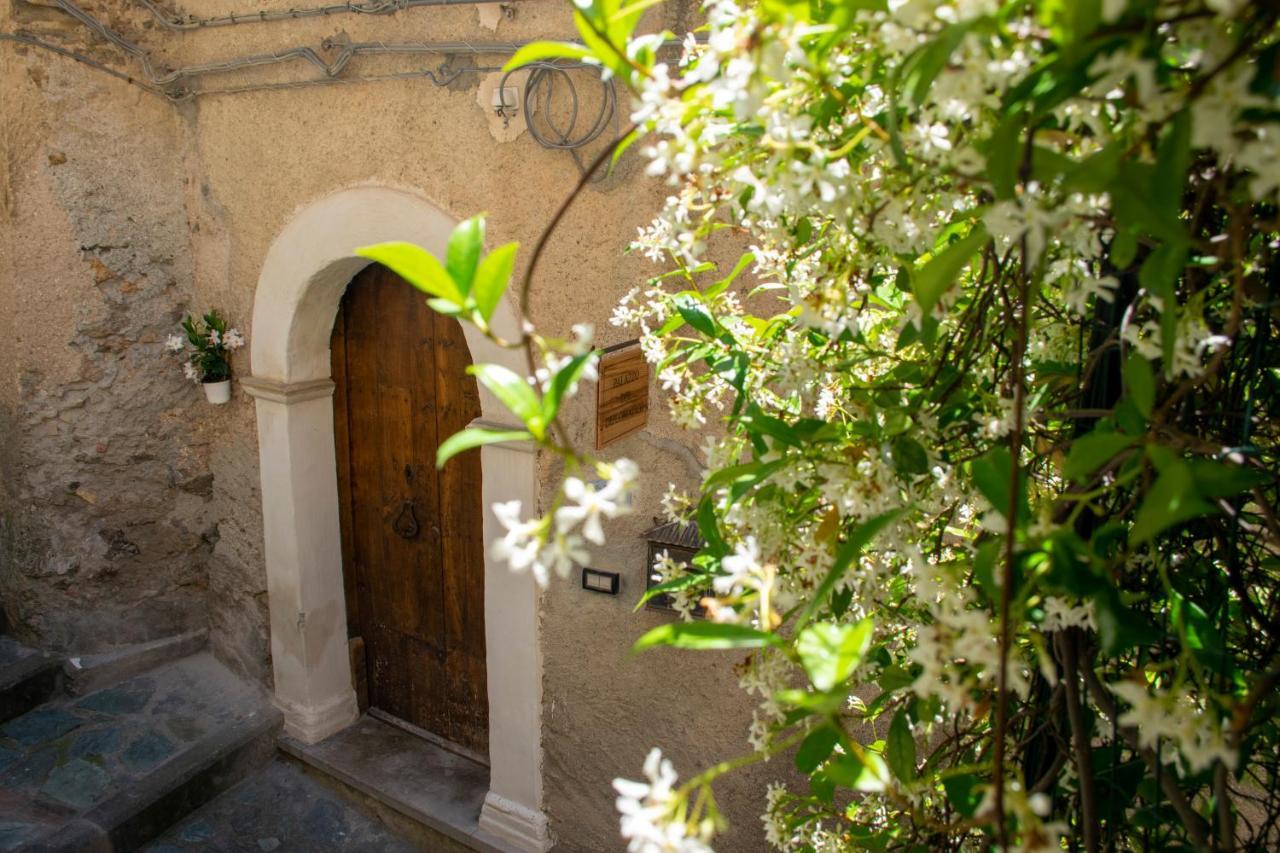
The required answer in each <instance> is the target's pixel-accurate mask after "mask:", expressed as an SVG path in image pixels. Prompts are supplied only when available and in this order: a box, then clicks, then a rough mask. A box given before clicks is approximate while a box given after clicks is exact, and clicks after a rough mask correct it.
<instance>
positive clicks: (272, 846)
mask: <svg viewBox="0 0 1280 853" xmlns="http://www.w3.org/2000/svg"><path fill="white" fill-rule="evenodd" d="M388 823H390V824H391V825H388ZM454 849H455V848H453V847H443V846H440V845H438V844H435V843H432V842H431V841H429V840H426V839H422V838H420V837H417V836H415V835H414V834H412V833H411V832H405V831H403V830H402V829H401V828H399V827H397V826H396V825H395V823H394V821H392V822H385V821H383V820H381V819H379V817H378V816H376V815H374V814H371V813H370V812H369V811H366V810H365V809H362V808H359V807H358V806H356V805H354V804H353V803H351V802H350V801H348V800H347V799H346V798H345V797H343V796H342V795H341V794H340V793H338V792H336V791H334V790H333V789H331V788H330V787H328V786H327V785H324V784H322V783H321V782H319V781H317V780H316V779H315V778H313V777H312V776H311V775H310V774H308V773H307V772H306V771H305V770H304V769H303V768H302V767H301V766H299V765H298V764H296V763H294V762H293V761H290V760H288V759H286V758H283V757H280V758H277V759H276V760H275V761H273V762H272V763H271V764H269V765H267V766H266V767H265V768H263V769H262V770H260V771H258V772H256V773H254V774H253V775H252V776H250V777H248V778H247V779H245V780H243V781H241V782H239V783H237V784H236V785H235V786H234V787H232V788H230V789H229V790H227V791H225V792H224V793H222V794H221V795H219V796H218V797H216V798H215V799H213V800H211V801H210V802H208V803H206V804H205V805H204V806H202V807H201V808H199V809H197V810H196V811H194V812H192V813H191V814H189V815H188V816H187V817H186V818H185V819H183V820H182V821H181V822H179V823H177V824H176V825H174V826H172V827H170V828H169V829H168V830H167V831H165V833H164V834H163V835H161V836H160V837H159V838H157V839H156V840H155V841H153V842H152V843H151V844H150V845H148V846H147V847H145V848H144V853H189V851H202V853H223V851H226V853H232V851H249V852H250V853H253V851H261V853H271V851H273V850H276V851H280V853H285V852H286V851H308V853H356V851H361V853H366V851H369V852H371V851H378V853H413V851H417V850H430V851H432V853H445V851H452V850H454ZM456 849H461V848H456Z"/></svg>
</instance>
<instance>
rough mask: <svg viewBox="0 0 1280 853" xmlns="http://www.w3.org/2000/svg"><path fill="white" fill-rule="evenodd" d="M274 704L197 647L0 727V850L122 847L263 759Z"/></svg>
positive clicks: (271, 737)
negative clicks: (190, 652)
mask: <svg viewBox="0 0 1280 853" xmlns="http://www.w3.org/2000/svg"><path fill="white" fill-rule="evenodd" d="M279 725H280V718H279V712H278V711H276V710H275V709H274V708H273V707H271V704H270V702H269V701H268V700H267V698H266V696H265V695H263V693H262V691H261V690H260V689H259V688H257V687H256V686H253V685H249V684H246V683H245V682H242V681H241V680H240V679H238V678H236V676H234V675H233V674H232V673H231V672H230V671H229V670H228V669H227V668H226V667H224V666H223V665H222V664H220V663H218V661H217V660H215V659H214V658H213V656H212V655H210V654H208V653H201V654H197V655H192V656H190V657H187V658H183V659H181V660H179V661H176V662H173V663H170V664H167V665H164V666H160V667H157V668H155V669H153V670H150V671H148V672H146V673H144V674H142V675H137V676H134V677H132V678H130V679H128V680H126V681H123V682H121V683H119V684H116V685H114V686H112V687H107V688H104V689H100V690H96V691H94V692H91V693H88V694H87V695H84V696H79V697H69V698H64V699H58V700H54V701H51V702H47V703H45V704H43V705H41V706H40V707H38V708H35V709H34V710H31V711H29V712H27V713H26V714H23V715H21V716H19V717H16V718H14V719H12V720H10V721H8V722H7V723H5V724H4V725H2V726H0V816H2V817H0V850H40V851H85V853H90V852H91V851H112V850H133V849H135V848H137V847H138V846H140V845H141V844H144V843H146V842H147V841H149V840H151V839H152V838H154V837H156V836H157V835H158V834H160V833H161V832H162V831H164V830H165V829H166V828H167V827H169V826H170V825H172V824H173V823H174V822H176V821H178V820H180V819H181V818H182V817H184V816H185V815H187V814H188V813H190V812H191V811H192V810H193V809H195V808H197V807H199V806H200V805H202V804H204V803H205V802H208V801H209V800H210V799H212V798H213V797H215V796H216V795H218V794H219V793H221V792H222V791H224V790H226V789H227V788H228V787H230V786H231V785H233V784H234V783H236V782H237V781H239V780H240V779H242V778H244V776H245V775H247V774H248V773H249V772H251V771H253V770H254V769H256V768H257V767H259V766H261V765H263V764H264V763H265V762H267V761H269V760H270V758H271V756H272V755H273V754H274V741H275V736H276V734H277V731H278V729H279Z"/></svg>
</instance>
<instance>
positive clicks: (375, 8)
mask: <svg viewBox="0 0 1280 853" xmlns="http://www.w3.org/2000/svg"><path fill="white" fill-rule="evenodd" d="M515 1H516V0H372V2H367V3H356V2H350V3H332V4H330V5H328V6H313V7H310V8H303V9H281V10H279V11H274V12H268V11H258V12H241V13H240V14H238V15H237V14H234V13H232V14H228V15H218V16H216V17H212V18H197V17H196V16H194V15H187V16H185V17H180V16H179V15H177V14H176V13H174V12H169V11H166V10H165V9H162V8H161V7H160V4H158V3H155V2H153V0H137V2H138V3H139V4H140V5H141V6H143V7H144V8H145V9H146V10H147V11H149V12H150V13H151V14H152V16H153V17H154V18H155V20H156V22H157V23H159V24H160V26H162V27H164V28H165V29H167V30H175V31H181V30H199V29H205V28H207V27H225V26H231V25H233V24H255V23H264V22H268V21H290V20H298V19H301V18H317V17H323V16H326V15H339V14H343V13H352V14H360V15H391V14H394V13H396V12H399V11H402V10H404V9H415V8H419V7H423V6H475V5H480V4H487V3H497V4H499V5H501V6H507V5H508V4H510V3H513V2H515Z"/></svg>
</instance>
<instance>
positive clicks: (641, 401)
mask: <svg viewBox="0 0 1280 853" xmlns="http://www.w3.org/2000/svg"><path fill="white" fill-rule="evenodd" d="M599 373H600V382H599V384H598V385H597V386H596V390H597V396H596V450H601V449H603V448H604V447H605V446H606V445H609V444H612V443H613V442H615V441H617V440H618V439H620V438H624V437H626V436H628V435H631V433H633V432H636V431H637V430H641V429H644V427H645V425H646V424H648V423H649V365H648V363H646V362H645V360H644V353H642V352H641V351H640V342H639V341H628V342H626V343H622V344H617V345H615V346H611V347H609V348H608V349H607V350H605V351H604V355H602V356H601V357H600V369H599Z"/></svg>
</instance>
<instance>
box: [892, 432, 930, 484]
mask: <svg viewBox="0 0 1280 853" xmlns="http://www.w3.org/2000/svg"><path fill="white" fill-rule="evenodd" d="M893 467H894V469H895V470H896V471H897V472H898V473H899V474H924V473H925V472H927V471H928V470H929V454H928V453H926V452H925V449H924V448H923V447H921V446H920V442H918V441H916V440H915V439H914V438H911V437H910V436H908V435H900V436H898V437H897V438H895V439H894V440H893Z"/></svg>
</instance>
